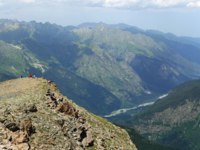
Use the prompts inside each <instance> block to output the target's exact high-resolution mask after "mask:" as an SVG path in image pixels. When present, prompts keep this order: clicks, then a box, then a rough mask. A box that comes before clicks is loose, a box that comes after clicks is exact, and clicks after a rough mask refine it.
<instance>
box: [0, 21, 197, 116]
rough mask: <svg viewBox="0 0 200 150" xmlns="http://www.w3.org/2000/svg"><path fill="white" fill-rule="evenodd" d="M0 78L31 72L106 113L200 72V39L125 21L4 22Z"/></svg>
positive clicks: (0, 37) (0, 34) (0, 32)
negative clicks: (62, 23) (66, 24)
mask: <svg viewBox="0 0 200 150" xmlns="http://www.w3.org/2000/svg"><path fill="white" fill-rule="evenodd" d="M0 40H1V42H0V61H1V66H0V80H1V81H4V80H7V79H11V78H16V77H20V76H21V75H23V76H27V74H28V73H29V72H31V73H33V74H35V75H36V76H43V77H45V78H47V79H51V80H53V81H55V83H57V85H58V87H59V88H60V89H61V92H62V93H64V94H65V95H68V96H69V98H71V99H73V100H75V102H76V103H77V104H79V105H81V106H83V107H85V108H86V109H88V110H90V111H92V112H93V113H96V114H99V115H105V114H108V113H110V112H112V111H113V110H116V109H119V108H124V107H132V106H135V105H137V104H141V103H143V102H147V101H149V100H152V99H153V98H155V97H157V96H158V95H160V94H163V93H166V92H168V91H169V90H170V89H171V88H173V87H175V86H176V85H178V84H180V83H182V82H184V81H187V80H191V79H196V78H198V77H199V75H200V60H199V57H200V44H199V42H198V39H194V38H189V37H177V36H175V35H172V34H164V33H161V32H158V31H144V30H141V29H139V28H136V27H133V26H129V25H125V24H117V25H108V24H104V23H85V24H81V25H79V26H67V27H63V26H59V25H56V24H50V23H37V22H35V21H32V22H19V21H15V20H0Z"/></svg>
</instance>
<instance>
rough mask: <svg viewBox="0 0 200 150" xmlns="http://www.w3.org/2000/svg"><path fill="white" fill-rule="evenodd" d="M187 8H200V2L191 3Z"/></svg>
mask: <svg viewBox="0 0 200 150" xmlns="http://www.w3.org/2000/svg"><path fill="white" fill-rule="evenodd" d="M187 6H188V7H192V8H195V7H196V8H200V1H195V2H190V3H188V4H187Z"/></svg>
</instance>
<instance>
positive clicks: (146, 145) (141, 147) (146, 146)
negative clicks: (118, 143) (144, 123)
mask: <svg viewBox="0 0 200 150" xmlns="http://www.w3.org/2000/svg"><path fill="white" fill-rule="evenodd" d="M123 128H125V129H126V131H127V132H128V133H129V135H130V137H131V139H132V141H133V142H134V143H135V145H136V146H137V148H138V150H179V149H175V148H170V147H167V146H163V145H159V144H155V143H153V142H151V141H148V140H147V139H145V138H144V137H142V136H141V135H140V134H139V133H137V132H136V131H135V130H134V129H131V128H126V127H123Z"/></svg>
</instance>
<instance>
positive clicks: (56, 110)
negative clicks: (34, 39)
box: [0, 78, 136, 150]
mask: <svg viewBox="0 0 200 150" xmlns="http://www.w3.org/2000/svg"><path fill="white" fill-rule="evenodd" d="M0 89H3V90H4V91H5V92H2V91H0V114H2V115H1V116H0V149H12V150H39V149H42V150H55V149H56V150H87V149H96V150H118V149H121V150H136V147H135V145H134V144H133V143H132V142H131V140H130V138H129V136H128V134H127V133H126V132H125V130H123V129H121V128H119V127H117V126H114V125H113V124H111V123H110V122H108V121H106V120H105V119H103V118H100V117H98V116H96V115H93V114H91V113H89V112H87V111H86V110H84V109H83V108H81V107H79V106H77V105H76V104H74V103H73V102H72V101H71V100H69V99H68V98H67V97H64V96H62V95H61V94H60V92H59V91H58V90H57V88H56V86H55V85H54V84H53V83H52V82H48V81H46V80H44V79H32V78H31V79H28V78H22V79H17V80H11V81H7V82H4V83H1V84H0Z"/></svg>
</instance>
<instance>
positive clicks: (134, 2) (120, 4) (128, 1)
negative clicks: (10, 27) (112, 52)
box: [0, 0, 200, 9]
mask: <svg viewBox="0 0 200 150" xmlns="http://www.w3.org/2000/svg"><path fill="white" fill-rule="evenodd" d="M1 2H3V3H14V2H15V3H16V2H17V3H27V4H29V3H32V4H34V3H37V4H44V5H45V4H52V5H53V4H63V5H74V6H88V7H94V6H95V7H109V8H129V9H132V8H133V9H134V8H136V9H144V8H174V7H200V0H0V4H1Z"/></svg>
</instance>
